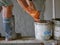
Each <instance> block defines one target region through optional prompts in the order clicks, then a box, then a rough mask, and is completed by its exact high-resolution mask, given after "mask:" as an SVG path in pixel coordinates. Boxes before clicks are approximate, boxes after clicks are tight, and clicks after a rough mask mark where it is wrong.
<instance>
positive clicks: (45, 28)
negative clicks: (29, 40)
mask: <svg viewBox="0 0 60 45" xmlns="http://www.w3.org/2000/svg"><path fill="white" fill-rule="evenodd" d="M34 26H35V38H36V39H38V40H49V39H50V38H51V36H52V26H51V22H50V21H44V20H41V21H40V22H34Z"/></svg>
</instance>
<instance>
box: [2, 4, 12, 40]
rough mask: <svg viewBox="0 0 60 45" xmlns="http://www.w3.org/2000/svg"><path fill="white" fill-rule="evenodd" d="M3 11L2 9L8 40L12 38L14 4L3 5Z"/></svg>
mask: <svg viewBox="0 0 60 45" xmlns="http://www.w3.org/2000/svg"><path fill="white" fill-rule="evenodd" d="M2 8H3V11H2V17H3V25H4V30H5V32H6V35H5V38H6V39H7V40H8V39H9V38H11V30H12V27H11V18H12V8H13V6H12V5H9V6H2Z"/></svg>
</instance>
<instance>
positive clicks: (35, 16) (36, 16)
mask: <svg viewBox="0 0 60 45" xmlns="http://www.w3.org/2000/svg"><path fill="white" fill-rule="evenodd" d="M30 15H31V16H32V17H33V19H34V21H35V22H39V21H40V18H39V17H40V12H39V11H36V12H35V13H32V14H30Z"/></svg>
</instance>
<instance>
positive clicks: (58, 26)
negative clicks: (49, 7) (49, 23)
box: [53, 18, 60, 40]
mask: <svg viewBox="0 0 60 45" xmlns="http://www.w3.org/2000/svg"><path fill="white" fill-rule="evenodd" d="M53 22H54V39H56V40H60V18H56V19H53Z"/></svg>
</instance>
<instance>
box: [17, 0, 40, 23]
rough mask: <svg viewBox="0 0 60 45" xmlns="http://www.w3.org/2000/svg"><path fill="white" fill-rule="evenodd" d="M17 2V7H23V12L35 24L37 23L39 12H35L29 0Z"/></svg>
mask: <svg viewBox="0 0 60 45" xmlns="http://www.w3.org/2000/svg"><path fill="white" fill-rule="evenodd" d="M17 1H18V3H19V5H20V6H21V7H23V8H24V10H25V11H26V12H27V13H28V14H30V15H31V16H32V17H33V19H34V21H37V22H38V21H39V16H40V12H39V11H38V10H36V8H35V6H34V4H33V2H32V1H31V0H17ZM31 6H32V7H31Z"/></svg>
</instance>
